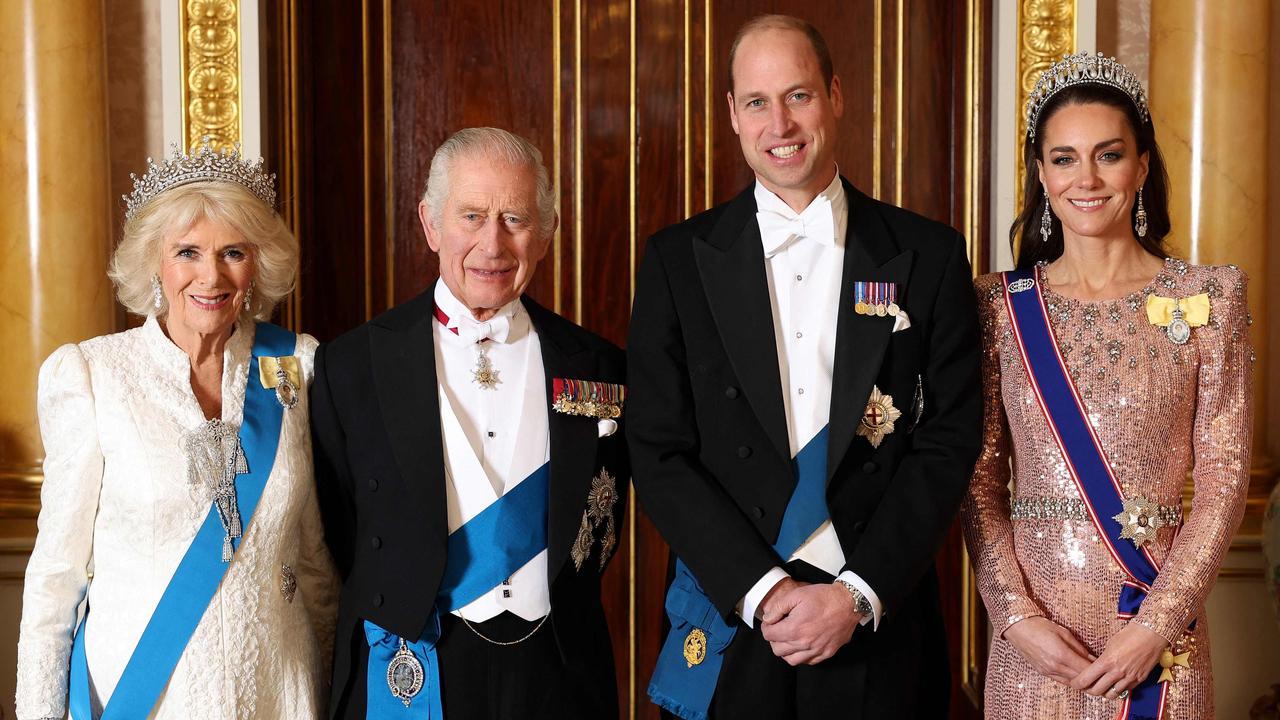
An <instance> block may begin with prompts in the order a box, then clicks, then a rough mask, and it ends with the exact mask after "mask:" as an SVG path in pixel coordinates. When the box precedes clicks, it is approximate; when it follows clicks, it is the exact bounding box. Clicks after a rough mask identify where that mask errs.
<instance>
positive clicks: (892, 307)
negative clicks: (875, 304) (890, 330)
mask: <svg viewBox="0 0 1280 720" xmlns="http://www.w3.org/2000/svg"><path fill="white" fill-rule="evenodd" d="M887 309H888V311H889V314H890V315H892V316H894V317H898V313H900V312H902V308H900V307H898V303H889V307H888V308H887Z"/></svg>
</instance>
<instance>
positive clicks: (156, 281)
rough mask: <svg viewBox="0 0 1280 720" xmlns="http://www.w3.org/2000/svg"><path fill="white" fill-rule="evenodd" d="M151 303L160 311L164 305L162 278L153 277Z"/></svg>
mask: <svg viewBox="0 0 1280 720" xmlns="http://www.w3.org/2000/svg"><path fill="white" fill-rule="evenodd" d="M151 303H152V304H153V305H155V306H156V309H157V310H159V309H160V306H161V305H163V304H164V288H162V287H160V276H159V275H152V276H151Z"/></svg>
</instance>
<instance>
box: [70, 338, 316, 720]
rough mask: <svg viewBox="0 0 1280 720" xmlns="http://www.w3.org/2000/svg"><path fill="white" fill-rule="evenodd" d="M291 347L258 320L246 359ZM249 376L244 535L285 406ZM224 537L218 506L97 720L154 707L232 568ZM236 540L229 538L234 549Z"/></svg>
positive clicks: (292, 342)
mask: <svg viewBox="0 0 1280 720" xmlns="http://www.w3.org/2000/svg"><path fill="white" fill-rule="evenodd" d="M296 345H297V336H296V335H294V334H293V333H291V332H289V331H288V330H285V329H284V328H282V327H279V326H276V325H271V324H269V323H258V326H257V330H256V331H255V333H254V339H253V351H252V354H253V357H283V356H286V355H292V354H293V353H294V348H295V347H296ZM252 362H253V361H252V360H250V363H251V364H252ZM255 378H256V375H255V374H254V372H253V371H252V368H251V371H250V373H249V380H248V382H247V383H246V385H245V391H244V421H243V423H241V426H240V445H241V447H242V448H243V449H244V457H245V460H246V461H247V462H248V465H249V472H248V473H247V474H244V475H240V476H239V477H237V478H236V501H237V503H238V504H239V507H240V517H241V518H242V523H243V527H244V534H245V535H247V534H248V532H249V523H250V521H251V520H252V518H253V511H254V510H256V509H257V507H258V501H259V500H260V499H262V491H263V489H264V488H265V487H266V485H267V478H269V477H270V476H271V468H272V466H273V465H274V464H275V458H276V449H277V448H278V447H279V444H280V427H281V425H282V423H283V420H284V408H283V407H282V406H281V405H280V403H279V401H277V400H276V393H275V391H274V390H268V389H267V388H264V387H262V383H259V382H256V380H255ZM224 534H225V533H224V531H223V528H222V522H221V521H220V520H219V519H218V511H217V508H210V510H209V514H208V515H207V516H205V519H204V524H202V525H201V526H200V529H199V530H198V531H197V532H196V537H195V539H194V540H192V541H191V545H189V546H188V547H187V552H186V554H185V555H184V556H183V557H182V562H181V563H179V565H178V569H177V570H175V571H174V573H173V577H172V578H171V579H170V580H169V585H168V587H166V588H165V591H164V594H163V595H161V596H160V602H159V603H157V604H156V609H155V612H153V613H152V614H151V620H149V621H148V622H147V627H146V629H145V630H144V631H143V632H142V637H141V638H139V639H138V644H137V645H136V646H135V647H134V649H133V655H132V656H130V658H129V663H128V664H127V665H126V666H125V668H124V672H123V673H122V674H121V675H120V681H119V682H118V683H116V688H115V690H114V691H113V692H112V693H111V698H110V701H109V702H108V703H107V705H106V707H105V708H103V711H102V720H114V719H115V718H144V717H146V716H147V715H148V714H149V713H150V712H151V709H152V708H154V707H155V704H156V700H158V699H159V697H160V693H162V692H164V688H165V686H166V685H167V684H168V683H169V676H170V675H172V674H173V668H174V667H176V666H177V664H178V659H179V658H181V657H182V651H183V650H184V649H185V648H186V647H187V642H188V641H189V640H190V639H191V635H192V633H194V632H195V630H196V625H198V624H199V623H200V618H201V617H203V616H204V611H205V609H206V608H207V607H209V601H210V600H212V599H213V594H214V593H215V592H217V590H218V586H219V585H220V584H221V583H222V577H223V575H225V574H226V572H227V568H228V567H230V563H225V562H223V561H222V543H223V537H224ZM242 540H243V538H238V539H235V540H234V542H235V545H236V547H239V545H240V542H242ZM233 562H234V560H233ZM88 620H89V612H88V610H87V609H86V611H85V617H84V620H82V621H81V622H80V627H79V628H78V629H77V631H76V637H75V643H74V645H73V647H72V651H71V690H70V706H71V708H70V709H71V717H72V719H73V720H90V717H91V714H90V712H91V711H90V709H89V673H88V664H87V662H86V659H85V645H84V636H85V631H86V630H87V625H88ZM108 620H109V618H108Z"/></svg>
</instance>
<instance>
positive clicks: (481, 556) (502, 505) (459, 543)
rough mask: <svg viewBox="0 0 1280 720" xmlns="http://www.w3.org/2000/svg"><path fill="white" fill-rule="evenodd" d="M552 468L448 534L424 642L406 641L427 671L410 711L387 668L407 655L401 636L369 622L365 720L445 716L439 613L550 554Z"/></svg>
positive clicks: (546, 466)
mask: <svg viewBox="0 0 1280 720" xmlns="http://www.w3.org/2000/svg"><path fill="white" fill-rule="evenodd" d="M550 468H551V464H550V463H543V464H542V467H540V468H538V469H537V470H534V471H533V474H532V475H530V476H529V477H527V478H525V479H524V480H523V481H521V482H520V484H519V485H516V486H515V487H514V488H512V489H511V492H508V493H506V494H505V495H503V496H502V497H500V498H498V499H497V500H495V501H494V502H493V504H492V505H490V506H489V507H487V508H485V509H484V510H482V511H480V513H479V514H478V515H476V516H475V517H473V518H471V519H470V520H468V521H467V522H466V523H465V524H463V526H462V527H460V528H458V529H457V530H454V531H453V532H452V533H449V544H448V547H447V549H446V553H447V554H446V556H445V566H444V577H443V578H442V579H441V580H440V591H439V594H438V595H437V596H436V603H435V607H434V608H433V609H432V611H431V617H430V618H429V619H428V620H427V627H426V629H425V630H423V631H422V636H421V637H419V638H418V639H417V640H415V641H413V642H409V641H406V643H405V644H406V646H407V647H408V648H409V649H410V650H411V651H412V652H413V654H414V657H416V658H418V662H420V663H422V667H423V670H424V671H425V672H424V675H425V677H424V679H423V686H422V690H420V691H419V696H418V697H417V698H415V699H414V700H413V701H412V702H411V703H410V704H409V705H408V706H406V705H405V704H404V703H403V702H402V701H401V700H400V699H398V698H397V697H396V696H395V695H392V694H391V688H390V687H388V685H387V665H388V664H389V663H390V662H391V659H392V658H393V657H395V654H396V651H398V650H399V649H400V637H399V636H398V635H396V634H394V633H392V632H390V631H387V630H384V629H383V628H381V627H379V626H378V625H376V624H374V623H372V622H370V621H368V620H365V621H364V632H365V639H366V640H367V641H368V643H369V662H368V666H367V675H366V677H365V682H366V683H367V684H366V694H367V698H368V699H367V701H366V705H365V717H366V718H368V719H369V720H388V719H390V718H406V719H407V718H414V719H416V720H441V718H443V717H444V710H443V707H442V703H441V699H440V663H439V659H438V658H437V656H436V643H437V642H438V641H439V640H440V613H449V612H453V611H454V610H457V609H458V608H462V607H466V606H467V605H469V604H471V603H472V602H474V601H475V600H476V598H478V597H480V596H482V595H484V594H485V593H487V592H489V591H490V590H492V589H493V588H495V587H497V586H498V585H499V584H501V583H502V581H503V580H506V579H507V578H509V577H511V575H512V574H513V573H514V572H515V571H517V570H519V569H520V568H522V567H524V566H525V565H526V564H528V562H529V561H530V560H532V559H534V558H535V557H537V555H538V553H540V552H542V551H543V550H545V549H546V548H547V508H548V502H547V493H548V490H549V488H550V480H551V469H550ZM423 695H425V698H424V697H423ZM424 700H425V702H424Z"/></svg>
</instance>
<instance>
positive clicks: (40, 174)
mask: <svg viewBox="0 0 1280 720" xmlns="http://www.w3.org/2000/svg"><path fill="white" fill-rule="evenodd" d="M105 66H106V55H105V50H104V25H103V4H102V0H59V1H58V2H48V1H47V0H8V1H6V2H0V98H4V102H2V103H0V230H2V232H0V286H2V287H3V290H0V343H3V348H4V350H3V352H0V378H3V382H0V517H15V516H31V515H33V514H34V513H35V511H36V509H37V508H38V492H39V482H40V463H41V460H42V457H43V451H42V449H41V444H40V435H39V431H38V428H37V424H36V404H35V398H36V374H37V371H38V370H39V367H40V363H41V362H42V361H43V360H44V358H45V356H47V355H48V354H49V353H50V352H51V351H53V349H54V348H56V347H57V346H58V345H60V344H62V343H66V342H71V341H76V340H83V339H85V338H88V337H91V336H93V335H100V334H102V333H105V332H110V331H111V330H112V328H113V322H114V320H113V311H112V294H111V287H110V283H109V282H108V280H107V278H106V263H107V253H108V251H109V248H110V235H111V222H112V217H113V213H112V205H111V202H110V199H109V186H110V185H109V182H108V153H107V106H106V86H105V77H104V75H105V70H104V68H105Z"/></svg>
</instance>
